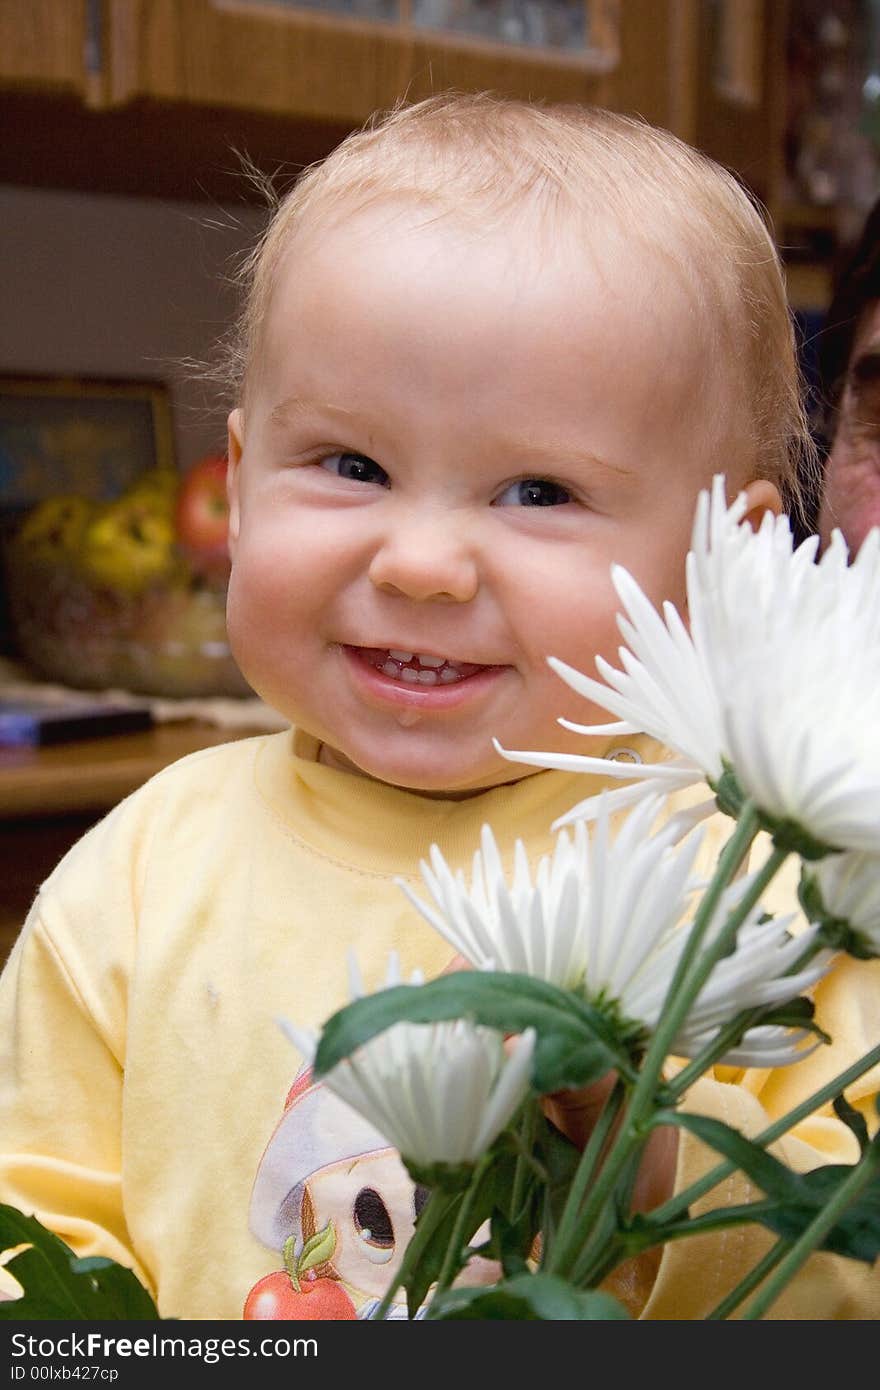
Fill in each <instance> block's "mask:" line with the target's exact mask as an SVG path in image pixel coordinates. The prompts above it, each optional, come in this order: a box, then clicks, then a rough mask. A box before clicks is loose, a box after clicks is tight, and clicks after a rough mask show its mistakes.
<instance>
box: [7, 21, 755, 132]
mask: <svg viewBox="0 0 880 1390" xmlns="http://www.w3.org/2000/svg"><path fill="white" fill-rule="evenodd" d="M742 2H743V3H747V0H742ZM424 3H425V0H387V7H386V8H387V10H388V13H393V14H395V15H396V16H397V18H396V19H395V20H394V22H389V21H387V20H386V21H381V20H376V21H369V20H367V19H364V18H363V17H361V18H353V17H351V16H349V15H347V14H345V13H341V12H340V0H336V4H329V5H326V6H316V5H315V4H314V3H312V4H311V5H309V4H308V3H305V4H303V5H302V6H298V5H296V4H291V3H286V0H261V2H260V3H259V4H254V3H251V0H70V3H67V2H66V0H6V3H5V5H4V7H3V10H2V13H3V16H4V18H3V20H2V28H0V36H2V37H5V38H7V39H8V41H7V43H6V44H5V45H3V47H4V49H5V52H4V53H3V54H2V56H0V83H2V84H3V85H4V86H9V85H13V86H20V85H26V86H29V87H33V86H42V87H43V88H44V89H45V90H47V91H57V90H67V91H75V92H80V93H83V94H87V96H88V100H89V102H90V103H91V104H92V105H95V106H99V107H102V108H103V109H105V110H108V111H109V110H115V109H120V108H124V107H126V106H129V105H131V104H132V103H139V102H148V103H163V104H181V103H182V104H186V105H188V106H194V107H202V108H206V109H207V108H210V109H218V108H226V109H229V110H238V111H247V112H252V113H263V114H266V115H272V116H280V117H284V118H287V119H290V120H293V121H296V120H311V121H319V122H329V123H333V124H335V125H342V126H344V127H348V128H351V127H353V126H356V125H359V124H360V123H361V122H362V121H364V120H365V119H366V118H367V117H368V116H369V115H370V114H371V113H372V112H373V111H375V110H377V109H380V108H384V107H388V106H391V105H393V104H394V103H395V102H396V101H399V100H400V99H401V98H404V97H406V98H408V99H410V100H417V99H419V98H420V97H423V96H426V95H428V94H429V93H430V92H432V91H438V90H442V89H445V88H449V87H455V88H460V89H463V90H476V89H491V90H496V91H500V92H505V93H510V94H513V95H516V96H521V97H534V98H540V99H547V100H555V101H580V102H591V103H596V104H599V105H605V106H610V107H614V108H617V109H623V110H633V111H638V112H639V113H641V114H642V115H644V116H645V117H647V119H649V120H652V121H656V122H659V123H661V124H665V125H668V126H669V127H670V128H672V129H675V130H679V131H680V132H681V133H682V134H684V135H686V136H688V135H691V134H692V133H693V130H692V127H693V114H694V111H695V100H694V94H695V88H694V80H695V73H694V66H693V62H694V59H695V58H696V56H697V55H696V49H695V46H694V42H693V36H694V33H695V18H696V16H697V14H698V11H699V9H700V5H701V3H702V0H552V4H549V5H548V9H552V7H553V5H555V6H556V8H557V10H558V9H559V7H561V6H566V5H567V6H568V7H569V10H570V12H571V13H572V14H573V15H575V16H577V14H578V12H582V14H583V22H582V30H583V34H584V40H583V42H582V43H581V44H580V45H578V44H577V43H570V44H569V45H568V46H563V45H560V44H557V45H556V46H553V45H551V44H549V43H548V44H547V45H546V46H541V45H540V44H534V43H525V42H514V41H503V40H502V39H501V38H499V39H497V41H496V40H494V39H490V38H488V37H486V36H485V35H473V34H468V33H463V32H461V31H460V30H457V29H454V28H451V27H438V26H435V27H426V26H425V24H424V23H419V22H418V19H419V14H420V11H419V9H418V6H419V5H420V4H422V5H424Z"/></svg>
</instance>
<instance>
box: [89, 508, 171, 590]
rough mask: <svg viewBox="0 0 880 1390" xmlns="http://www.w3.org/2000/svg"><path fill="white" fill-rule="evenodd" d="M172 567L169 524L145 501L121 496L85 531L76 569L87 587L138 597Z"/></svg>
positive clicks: (99, 514)
mask: <svg viewBox="0 0 880 1390" xmlns="http://www.w3.org/2000/svg"><path fill="white" fill-rule="evenodd" d="M177 567H178V560H177V554H176V548H175V534H174V524H173V521H172V520H171V518H170V516H168V515H166V514H165V513H164V510H163V508H162V506H161V504H159V505H157V504H156V503H155V501H154V500H152V499H150V498H142V497H136V496H128V495H126V496H123V497H120V498H119V499H118V500H117V501H116V502H111V503H109V504H108V505H107V506H106V507H104V508H103V509H102V510H101V511H100V512H99V513H98V514H97V515H96V516H95V517H94V518H93V519H92V521H91V522H90V523H89V525H88V526H87V527H86V530H85V535H84V537H83V548H82V557H81V568H82V571H83V573H84V574H85V575H86V576H87V577H88V579H89V580H90V582H91V583H94V584H100V585H102V586H104V587H106V588H109V589H115V590H117V591H118V592H120V593H125V594H137V593H141V592H142V591H143V590H144V589H145V588H147V587H148V586H149V585H150V584H153V583H156V582H157V581H159V580H166V579H170V578H171V576H172V575H173V574H174V573H175V571H176V569H177Z"/></svg>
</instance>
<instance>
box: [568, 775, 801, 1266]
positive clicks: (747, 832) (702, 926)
mask: <svg viewBox="0 0 880 1390" xmlns="http://www.w3.org/2000/svg"><path fill="white" fill-rule="evenodd" d="M759 829H760V822H759V819H758V813H757V811H756V809H755V807H754V805H753V804H752V803H751V802H749V801H747V802H745V803H744V805H743V807H742V809H741V811H740V815H739V819H738V821H737V823H736V827H735V829H734V832H733V834H732V835H731V837H730V839H729V840H728V842H727V844H726V845H725V846H724V849H723V850H722V852H721V855H720V856H719V859H718V863H717V865H716V868H715V872H714V874H713V875H712V878H711V880H710V882H709V885H708V887H707V889H706V892H705V893H704V894H703V897H702V900H701V902H700V906H699V908H698V909H697V912H696V915H695V917H694V922H693V926H692V927H691V929H690V932H689V933H688V939H687V941H686V943H685V946H684V950H683V951H682V953H681V957H680V958H679V961H678V965H677V966H676V969H675V972H674V974H673V977H672V982H671V984H670V986H669V989H668V990H667V993H666V998H665V1000H664V1002H663V1007H662V1010H661V1013H660V1019H659V1022H658V1025H657V1030H656V1032H655V1033H654V1036H653V1038H652V1039H651V1043H650V1046H649V1047H648V1051H647V1054H646V1056H645V1060H644V1063H643V1065H642V1068H641V1071H640V1074H639V1078H638V1081H637V1082H636V1085H635V1087H634V1089H633V1093H632V1096H631V1098H630V1101H629V1104H628V1106H627V1109H626V1114H625V1118H624V1122H623V1124H622V1125H621V1126H620V1129H619V1130H618V1133H617V1136H616V1138H615V1140H614V1142H613V1143H612V1146H611V1151H610V1153H609V1154H608V1156H607V1158H606V1160H605V1163H604V1166H603V1168H602V1171H601V1172H600V1173H599V1175H598V1178H597V1180H596V1182H595V1184H594V1186H593V1190H592V1192H591V1193H590V1195H589V1197H588V1198H587V1200H586V1202H585V1203H584V1205H583V1208H582V1211H581V1214H580V1220H579V1223H578V1232H577V1237H576V1239H575V1238H574V1237H568V1238H567V1241H566V1249H565V1254H566V1260H565V1261H564V1262H563V1260H562V1259H560V1260H559V1263H558V1265H556V1264H555V1265H554V1273H559V1274H563V1275H564V1274H565V1273H566V1269H567V1264H568V1260H569V1258H570V1254H569V1252H570V1251H571V1249H572V1248H573V1247H574V1246H575V1245H577V1247H578V1249H582V1248H583V1246H584V1245H585V1244H586V1242H587V1240H588V1239H589V1237H590V1236H591V1234H592V1231H593V1227H594V1225H595V1223H596V1222H597V1220H598V1218H599V1217H600V1215H601V1213H602V1210H603V1207H604V1205H605V1202H606V1201H607V1200H608V1198H609V1197H610V1196H611V1193H612V1192H613V1191H614V1189H615V1187H616V1185H617V1180H618V1177H619V1176H620V1174H621V1172H622V1171H623V1170H624V1168H625V1167H626V1165H627V1163H628V1162H629V1160H630V1158H631V1157H632V1155H633V1154H634V1153H635V1152H636V1150H637V1149H639V1148H641V1147H642V1146H643V1145H644V1144H645V1142H646V1132H645V1124H646V1121H647V1119H648V1116H649V1114H650V1111H651V1109H652V1107H653V1106H654V1104H655V1095H656V1089H657V1083H658V1081H659V1080H660V1077H661V1075H662V1072H663V1066H664V1064H665V1062H666V1058H667V1056H668V1054H669V1052H670V1050H671V1047H672V1044H673V1042H674V1040H675V1037H676V1035H677V1034H678V1032H679V1029H680V1028H681V1025H682V1023H683V1022H684V1020H685V1019H686V1018H687V1014H688V1010H689V1009H690V1007H691V1005H692V1004H693V1001H694V999H695V998H696V996H697V995H698V994H699V992H700V990H701V989H702V987H703V984H704V983H705V980H706V979H707V978H708V975H709V974H710V972H711V970H712V968H713V967H714V965H715V962H716V960H718V959H719V958H720V957H721V956H722V955H723V954H724V953H725V951H726V950H727V948H728V943H729V942H730V940H732V939H733V937H734V936H735V933H736V931H737V930H738V928H739V926H740V924H741V923H742V922H743V921H744V920H745V918H746V917H747V916H748V913H749V912H750V911H751V909H752V906H753V905H754V903H755V902H757V901H758V899H759V898H760V895H761V893H762V892H763V890H764V887H765V886H766V883H767V882H769V880H770V879H771V878H772V877H773V875H774V874H775V873H776V871H777V869H778V868H779V864H780V863H781V862H782V860H783V859H784V858H785V857H786V853H787V852H786V851H779V850H775V851H774V852H773V853H772V854H771V855H770V857H769V859H768V862H767V864H766V865H765V866H764V868H763V870H762V871H761V872H760V873H759V875H758V876H757V877H756V879H755V881H754V882H753V884H752V885H751V888H750V890H749V892H748V893H747V894H746V895H745V896H744V897H743V898H742V899H741V901H740V902H739V904H738V905H737V908H736V910H735V911H734V912H732V913H731V915H730V918H729V919H728V922H727V924H726V926H725V928H724V930H723V931H722V932H721V933H720V934H719V937H718V939H717V940H716V941H715V942H713V944H712V947H711V948H710V950H708V951H706V952H705V953H704V956H703V958H702V959H701V960H697V961H696V966H695V967H694V968H692V966H694V962H695V960H696V958H697V953H698V952H699V949H700V946H701V944H702V942H703V938H704V937H705V935H706V933H707V931H708V930H709V927H710V926H711V924H712V920H713V917H714V915H715V912H716V910H717V907H718V904H719V902H720V900H721V897H722V894H723V893H724V890H725V889H726V888H727V886H728V885H729V883H730V882H731V880H732V878H733V876H734V874H735V873H736V871H737V869H738V868H739V866H740V864H741V863H742V861H743V859H744V858H745V856H746V854H747V853H748V851H749V848H750V847H751V844H752V841H753V840H754V838H755V836H756V835H757V833H758V831H759Z"/></svg>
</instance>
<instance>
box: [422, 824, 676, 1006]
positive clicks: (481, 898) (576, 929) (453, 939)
mask: <svg viewBox="0 0 880 1390" xmlns="http://www.w3.org/2000/svg"><path fill="white" fill-rule="evenodd" d="M661 805H662V798H660V797H652V798H651V800H650V801H648V802H645V803H644V804H643V805H642V806H640V807H638V808H637V809H636V810H635V811H634V812H633V814H632V815H631V816H630V817H629V818H628V819H627V821H626V822H625V823H624V825H623V827H622V829H621V830H620V832H619V834H618V835H617V836H616V837H615V838H613V839H612V837H611V835H610V829H609V817H608V816H607V815H602V816H601V817H600V819H599V821H598V823H597V825H596V828H595V830H594V832H593V834H592V836H590V835H589V834H588V832H587V830H586V829H585V827H584V825H583V824H579V825H577V826H576V827H575V832H574V841H572V840H571V839H570V838H569V836H568V835H567V834H566V833H565V832H564V831H563V832H561V833H560V834H559V835H558V836H557V839H556V845H555V848H554V851H553V854H552V855H544V856H543V857H542V858H541V859H540V860H539V862H538V866H537V869H536V872H535V877H534V881H533V880H532V874H531V870H530V867H529V861H528V857H527V855H526V850H525V847H524V845H523V844H522V842H521V841H517V843H516V846H515V850H514V870H513V881H512V883H511V885H510V886H509V887H508V884H507V880H506V878H505V874H504V868H503V865H502V862H501V856H500V854H499V853H498V847H497V845H496V843H495V839H494V836H493V835H492V831H491V829H490V828H489V826H484V827H483V830H482V834H481V837H480V844H481V848H480V850H478V851H477V853H476V854H475V855H474V858H473V869H472V875H471V881H470V883H469V884H468V883H467V882H466V881H465V877H464V874H463V873H462V872H461V871H460V870H459V871H458V872H457V873H453V872H452V871H451V869H450V868H449V866H448V865H447V863H446V861H445V860H444V858H443V856H442V854H441V853H440V851H439V849H438V848H437V846H436V845H432V846H431V852H430V858H431V863H430V865H428V864H426V863H425V862H424V861H422V865H421V869H422V877H423V879H424V882H425V885H426V887H427V889H428V891H429V893H430V895H431V897H432V899H433V902H434V904H435V906H432V905H431V904H429V903H426V902H424V901H423V900H422V899H421V898H420V897H419V896H418V895H417V894H416V893H415V892H414V891H413V890H412V889H411V888H410V887H409V886H408V885H407V884H406V883H404V882H403V880H398V882H399V883H400V886H401V888H402V889H403V891H404V892H405V893H406V895H407V897H408V898H409V899H410V901H411V902H412V903H413V904H414V906H415V907H416V908H418V910H419V912H420V913H421V914H422V916H423V917H425V919H426V920H427V921H428V922H430V924H431V926H432V927H434V929H435V930H436V931H438V932H439V933H440V935H441V936H442V937H443V938H444V939H445V940H446V941H448V942H449V944H450V946H452V947H453V949H454V950H456V951H458V952H459V953H460V954H461V955H463V956H464V957H465V959H466V960H467V961H469V962H470V964H471V965H473V966H475V967H476V968H477V969H497V970H502V971H513V972H520V973H522V974H524V975H532V976H535V977H536V978H538V979H541V980H547V981H549V983H551V984H554V985H558V986H559V987H560V988H562V989H579V988H581V987H582V986H583V983H584V978H585V976H589V977H591V978H592V977H594V976H596V977H598V976H603V977H604V976H605V975H606V974H608V973H609V972H612V973H613V971H614V969H615V967H616V968H617V969H619V970H620V971H621V972H622V973H623V975H624V976H625V975H626V974H628V973H629V971H630V970H631V969H632V968H634V963H633V962H631V961H630V959H629V955H630V953H631V952H634V953H635V955H636V960H638V959H639V958H641V956H642V955H643V954H644V952H645V950H646V949H648V948H649V946H650V941H651V939H652V937H653V936H654V935H656V934H659V933H662V932H663V931H664V930H665V929H666V928H667V927H668V926H671V925H673V924H674V923H675V922H677V921H679V920H680V918H681V916H682V914H683V913H684V912H685V910H686V906H687V902H688V899H689V896H690V894H691V893H692V892H693V891H694V889H695V886H696V885H695V884H694V883H692V882H691V881H690V874H691V869H692V868H693V863H694V860H695V858H696V855H697V853H698V852H699V848H700V840H699V837H698V836H691V838H690V843H689V844H688V846H687V847H686V848H685V849H683V851H682V852H681V853H680V854H678V855H675V856H667V855H666V852H665V851H666V847H667V845H668V844H669V842H670V838H671V835H670V832H666V831H661V832H659V833H657V834H656V835H654V836H651V835H650V829H651V824H652V822H653V821H654V819H655V817H656V815H657V813H658V811H659V809H660V807H661Z"/></svg>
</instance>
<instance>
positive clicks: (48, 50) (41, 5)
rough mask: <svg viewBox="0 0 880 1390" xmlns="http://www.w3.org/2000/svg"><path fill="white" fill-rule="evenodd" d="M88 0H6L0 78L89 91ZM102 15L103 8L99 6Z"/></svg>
mask: <svg viewBox="0 0 880 1390" xmlns="http://www.w3.org/2000/svg"><path fill="white" fill-rule="evenodd" d="M95 14H96V12H95V10H94V8H93V9H92V10H90V9H89V5H88V3H87V0H3V3H2V4H0V82H2V83H3V85H4V86H6V87H10V88H18V87H20V88H22V89H25V90H26V89H30V90H37V91H40V90H41V91H47V90H48V91H56V92H65V91H66V92H75V93H79V94H80V95H82V96H86V95H87V94H88V87H89V72H88V67H89V62H88V48H87V39H88V38H90V37H91V35H90V32H89V29H88V24H87V21H88V20H90V19H92V20H94V19H95ZM97 15H98V18H99V17H100V8H98V11H97Z"/></svg>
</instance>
